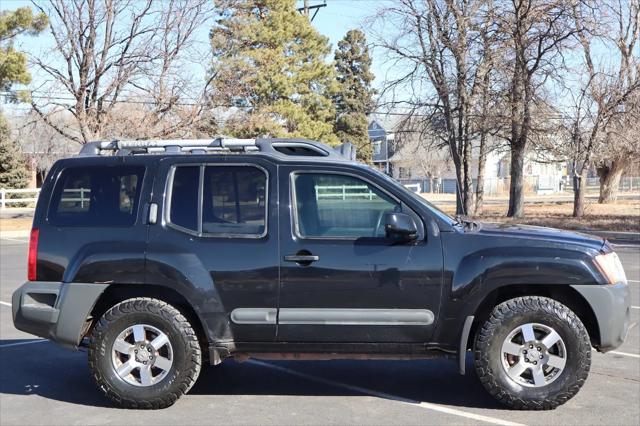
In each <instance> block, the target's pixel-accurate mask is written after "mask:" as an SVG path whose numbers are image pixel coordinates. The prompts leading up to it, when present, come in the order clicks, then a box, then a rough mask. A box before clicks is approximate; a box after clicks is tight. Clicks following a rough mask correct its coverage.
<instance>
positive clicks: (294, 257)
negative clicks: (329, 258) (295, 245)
mask: <svg viewBox="0 0 640 426" xmlns="http://www.w3.org/2000/svg"><path fill="white" fill-rule="evenodd" d="M284 260H285V261H286V262H296V263H306V264H309V263H312V262H317V261H318V260H320V256H314V255H312V254H290V255H288V256H285V257H284Z"/></svg>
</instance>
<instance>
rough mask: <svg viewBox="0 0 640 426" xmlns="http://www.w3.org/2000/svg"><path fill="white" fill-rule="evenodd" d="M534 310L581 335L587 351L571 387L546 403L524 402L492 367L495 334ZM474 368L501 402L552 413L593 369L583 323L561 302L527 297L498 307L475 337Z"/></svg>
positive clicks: (580, 358)
mask: <svg viewBox="0 0 640 426" xmlns="http://www.w3.org/2000/svg"><path fill="white" fill-rule="evenodd" d="M531 311H544V312H546V313H547V314H549V315H551V316H555V317H557V318H559V319H561V320H562V321H564V322H565V323H566V324H567V325H568V326H569V327H570V328H571V329H572V330H573V331H574V332H575V333H576V335H577V336H578V338H579V340H580V341H581V347H583V348H588V350H580V351H578V353H579V357H578V360H577V361H578V365H579V368H578V375H577V376H576V377H575V378H574V379H573V381H572V383H571V385H570V386H569V387H568V388H567V389H565V390H564V391H563V392H560V393H558V394H556V395H552V396H549V397H548V398H546V399H545V400H544V401H535V400H529V399H524V398H522V397H519V396H518V395H516V394H514V393H513V392H511V391H510V390H508V389H505V388H504V387H503V386H502V385H501V384H500V382H499V381H498V380H497V378H496V377H495V374H494V373H493V372H492V371H491V368H490V365H491V363H490V359H489V357H490V352H491V351H490V347H491V343H492V342H493V340H494V336H495V334H496V333H497V332H498V331H499V330H500V328H501V326H502V324H503V323H504V322H505V320H507V319H508V318H510V317H513V316H519V315H522V314H524V313H529V312H531ZM474 365H475V369H476V373H477V375H478V378H479V379H480V382H481V383H482V384H483V386H484V387H485V389H487V391H488V392H489V393H490V394H491V395H492V396H493V397H494V398H496V399H497V400H498V401H499V402H501V403H503V404H505V405H507V406H509V407H511V408H514V409H517V410H552V409H554V408H556V407H558V406H560V405H562V404H564V403H565V402H567V401H568V400H570V399H571V398H573V397H574V396H575V395H576V394H577V393H578V391H579V390H580V388H581V387H582V386H583V385H584V383H585V381H586V380H587V377H588V375H589V369H590V366H591V342H590V339H589V334H588V333H587V330H586V329H585V327H584V325H583V324H582V321H580V319H579V318H578V316H577V315H576V314H575V313H573V312H572V311H571V310H570V309H569V308H568V307H566V306H565V305H563V304H562V303H560V302H558V301H556V300H553V299H549V298H547V297H541V296H525V297H518V298H515V299H510V300H507V301H505V302H503V303H501V304H499V305H498V306H496V307H495V308H494V310H493V312H492V313H491V315H490V317H489V318H488V319H487V321H486V322H485V323H484V325H482V327H481V328H480V329H479V330H478V332H477V334H476V340H475V345H474Z"/></svg>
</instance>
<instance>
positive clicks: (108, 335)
mask: <svg viewBox="0 0 640 426" xmlns="http://www.w3.org/2000/svg"><path fill="white" fill-rule="evenodd" d="M139 323H142V324H150V325H152V326H154V327H157V328H158V329H160V330H162V331H163V332H164V333H166V334H167V336H169V339H170V341H171V344H172V346H173V353H174V361H173V365H172V367H171V370H170V371H169V373H168V374H167V376H166V377H164V379H162V380H161V381H160V382H159V383H156V384H154V385H151V386H148V387H139V386H133V385H131V384H128V383H126V382H124V381H123V380H122V379H121V378H120V377H119V376H118V375H117V374H116V373H115V371H114V368H113V365H112V361H111V347H112V344H113V341H114V339H115V338H116V337H117V335H118V334H119V333H120V332H121V331H122V330H124V329H125V328H126V327H128V326H132V325H134V324H139ZM88 358H89V368H90V370H91V374H92V376H93V379H94V380H95V382H96V384H97V385H98V387H99V388H100V390H102V392H103V393H104V394H105V395H106V396H107V398H109V399H110V400H111V401H112V402H113V403H114V404H115V405H116V406H118V407H121V408H137V409H159V408H165V407H169V406H171V405H173V403H175V402H176V401H177V400H178V398H180V397H181V396H182V395H183V394H185V393H187V392H188V391H189V389H191V387H192V386H193V384H194V383H195V382H196V379H197V378H198V375H199V374H200V367H201V364H202V354H201V350H200V345H199V343H198V337H197V335H196V333H195V332H194V330H193V327H192V326H191V324H189V322H188V321H187V319H186V318H185V317H184V316H183V315H182V314H181V313H180V311H178V310H177V309H176V308H174V307H173V306H171V305H169V304H168V303H165V302H163V301H160V300H157V299H151V298H146V297H139V298H135V299H128V300H125V301H123V302H121V303H118V304H117V305H115V306H113V307H112V308H111V309H109V310H108V311H107V312H106V313H105V314H104V315H103V316H102V318H100V320H99V321H98V323H97V324H96V325H95V327H94V329H93V331H92V333H91V342H90V344H89V356H88Z"/></svg>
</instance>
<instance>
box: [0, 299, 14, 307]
mask: <svg viewBox="0 0 640 426" xmlns="http://www.w3.org/2000/svg"><path fill="white" fill-rule="evenodd" d="M0 305H3V306H8V307H11V303H7V302H3V301H2V300H0Z"/></svg>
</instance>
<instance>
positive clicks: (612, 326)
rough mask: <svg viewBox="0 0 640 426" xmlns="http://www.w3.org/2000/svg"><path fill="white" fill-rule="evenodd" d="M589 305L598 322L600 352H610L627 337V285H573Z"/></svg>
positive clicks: (628, 297) (628, 301)
mask: <svg viewBox="0 0 640 426" xmlns="http://www.w3.org/2000/svg"><path fill="white" fill-rule="evenodd" d="M572 287H573V288H574V289H575V290H577V291H578V293H580V294H581V295H582V297H584V298H585V299H586V301H587V303H589V306H591V310H592V311H593V313H594V314H595V316H596V319H597V321H598V329H599V331H600V345H598V347H597V348H596V349H598V351H600V352H608V351H612V350H614V349H615V348H617V347H618V346H620V345H621V344H622V343H623V342H624V341H625V339H626V337H627V332H628V331H629V321H630V316H631V306H630V305H631V303H630V296H629V285H628V284H623V283H619V284H615V285H574V286H572Z"/></svg>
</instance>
